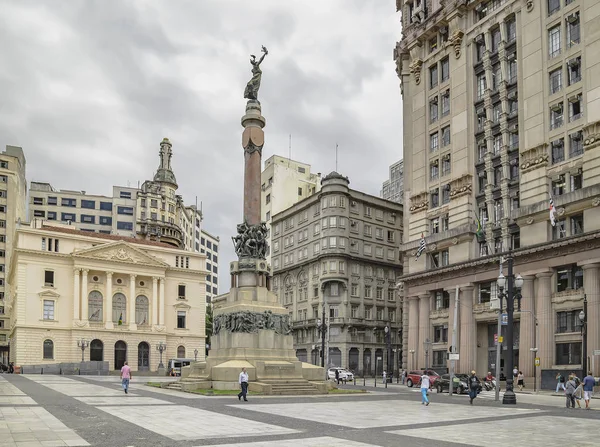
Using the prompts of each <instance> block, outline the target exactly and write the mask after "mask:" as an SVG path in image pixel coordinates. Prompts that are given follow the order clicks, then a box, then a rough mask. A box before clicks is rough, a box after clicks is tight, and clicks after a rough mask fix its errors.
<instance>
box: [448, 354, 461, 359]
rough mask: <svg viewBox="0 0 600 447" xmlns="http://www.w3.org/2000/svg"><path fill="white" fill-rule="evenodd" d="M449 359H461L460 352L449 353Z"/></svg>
mask: <svg viewBox="0 0 600 447" xmlns="http://www.w3.org/2000/svg"><path fill="white" fill-rule="evenodd" d="M448 360H460V359H459V355H458V354H448Z"/></svg>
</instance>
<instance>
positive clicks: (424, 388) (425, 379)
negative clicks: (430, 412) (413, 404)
mask: <svg viewBox="0 0 600 447" xmlns="http://www.w3.org/2000/svg"><path fill="white" fill-rule="evenodd" d="M430 387H431V382H430V381H429V376H428V375H427V374H423V375H422V376H421V405H423V404H425V406H427V405H429V399H428V398H427V392H428V391H429V388H430Z"/></svg>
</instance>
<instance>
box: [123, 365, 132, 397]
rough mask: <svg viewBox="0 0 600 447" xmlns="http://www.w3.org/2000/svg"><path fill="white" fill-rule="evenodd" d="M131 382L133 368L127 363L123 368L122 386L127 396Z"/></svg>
mask: <svg viewBox="0 0 600 447" xmlns="http://www.w3.org/2000/svg"><path fill="white" fill-rule="evenodd" d="M129 380H131V368H130V367H129V365H128V364H127V362H125V364H124V365H123V368H121V384H122V386H123V390H124V391H125V394H127V390H128V389H129Z"/></svg>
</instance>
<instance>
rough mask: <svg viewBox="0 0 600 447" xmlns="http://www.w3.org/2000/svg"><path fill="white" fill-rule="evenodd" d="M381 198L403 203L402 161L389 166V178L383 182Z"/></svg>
mask: <svg viewBox="0 0 600 447" xmlns="http://www.w3.org/2000/svg"><path fill="white" fill-rule="evenodd" d="M381 198H382V199H385V200H390V201H392V202H396V203H402V204H403V203H404V161H402V160H400V161H397V162H396V163H394V164H393V165H391V166H390V178H389V179H387V180H386V181H384V182H383V186H382V187H381Z"/></svg>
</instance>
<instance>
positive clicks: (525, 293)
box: [519, 276, 537, 377]
mask: <svg viewBox="0 0 600 447" xmlns="http://www.w3.org/2000/svg"><path fill="white" fill-rule="evenodd" d="M534 280H535V276H524V277H523V288H522V289H521V297H522V298H521V313H520V320H519V321H520V325H519V327H520V329H519V331H520V334H519V369H520V370H521V371H523V375H524V376H525V377H533V360H534V358H535V355H536V353H534V352H532V351H531V348H537V346H536V344H537V340H536V339H535V302H534V297H535V294H534V291H533V282H534Z"/></svg>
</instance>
